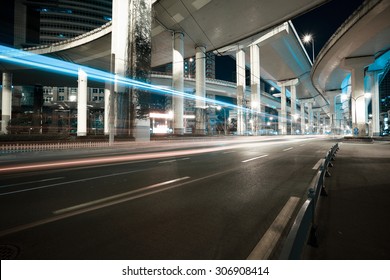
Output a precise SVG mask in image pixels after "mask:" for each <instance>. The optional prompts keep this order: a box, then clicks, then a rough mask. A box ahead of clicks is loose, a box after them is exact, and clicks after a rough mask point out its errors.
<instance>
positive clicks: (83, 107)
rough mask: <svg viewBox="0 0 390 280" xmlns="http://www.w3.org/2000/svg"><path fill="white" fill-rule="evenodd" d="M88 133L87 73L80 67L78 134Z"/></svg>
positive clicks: (84, 134)
mask: <svg viewBox="0 0 390 280" xmlns="http://www.w3.org/2000/svg"><path fill="white" fill-rule="evenodd" d="M86 135H87V74H86V73H85V72H84V71H83V70H82V69H79V78H78V91H77V136H86Z"/></svg>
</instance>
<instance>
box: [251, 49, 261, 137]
mask: <svg viewBox="0 0 390 280" xmlns="http://www.w3.org/2000/svg"><path fill="white" fill-rule="evenodd" d="M250 57H251V112H252V132H253V135H258V133H259V128H260V127H261V121H260V120H261V106H260V104H261V95H260V48H259V46H258V45H257V44H253V45H251V46H250Z"/></svg>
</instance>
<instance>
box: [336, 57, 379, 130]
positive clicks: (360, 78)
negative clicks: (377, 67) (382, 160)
mask: <svg viewBox="0 0 390 280" xmlns="http://www.w3.org/2000/svg"><path fill="white" fill-rule="evenodd" d="M374 61H375V59H374V57H373V56H366V57H351V58H344V59H343V61H342V63H341V66H342V68H344V69H346V70H349V71H351V99H352V100H351V105H352V110H351V112H352V129H353V134H354V136H358V137H364V136H367V129H366V121H367V109H366V100H365V99H366V98H365V96H364V75H365V74H364V71H365V68H366V66H368V65H370V64H372V63H373V62H374Z"/></svg>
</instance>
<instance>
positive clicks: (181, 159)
mask: <svg viewBox="0 0 390 280" xmlns="http://www.w3.org/2000/svg"><path fill="white" fill-rule="evenodd" d="M189 159H190V158H177V159H171V160H164V161H160V162H159V163H172V162H176V161H183V160H189Z"/></svg>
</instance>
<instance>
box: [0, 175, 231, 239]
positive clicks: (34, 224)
mask: <svg viewBox="0 0 390 280" xmlns="http://www.w3.org/2000/svg"><path fill="white" fill-rule="evenodd" d="M232 170H234V169H227V170H224V171H221V172H217V173H214V174H210V175H207V176H204V177H201V178H197V179H193V180H189V181H186V182H181V183H178V184H174V185H172V186H167V187H165V188H161V189H157V190H153V191H149V192H144V193H141V194H138V195H135V196H131V197H128V198H127V197H126V198H122V199H119V200H115V201H109V202H106V203H105V204H100V205H96V206H91V207H87V208H84V209H80V210H77V211H73V212H67V213H63V214H58V215H56V216H53V217H49V218H46V219H42V220H39V221H35V222H32V223H29V224H25V225H20V226H16V227H13V228H9V229H6V230H3V231H0V237H2V236H5V235H8V234H12V233H16V232H20V231H23V230H26V229H31V228H34V227H37V226H41V225H45V224H49V223H52V222H55V221H59V220H63V219H66V218H70V217H74V216H77V215H81V214H84V213H88V212H91V211H94V210H99V209H101V208H104V207H109V206H111V205H115V204H119V203H122V202H126V201H130V200H135V199H137V198H141V197H145V196H148V195H152V194H155V193H159V192H163V191H167V190H171V189H174V188H177V187H182V186H185V185H189V184H192V183H195V182H199V181H202V180H205V179H210V178H213V177H216V176H221V175H224V174H228V173H230V172H231V171H232ZM149 187H150V186H149Z"/></svg>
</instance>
